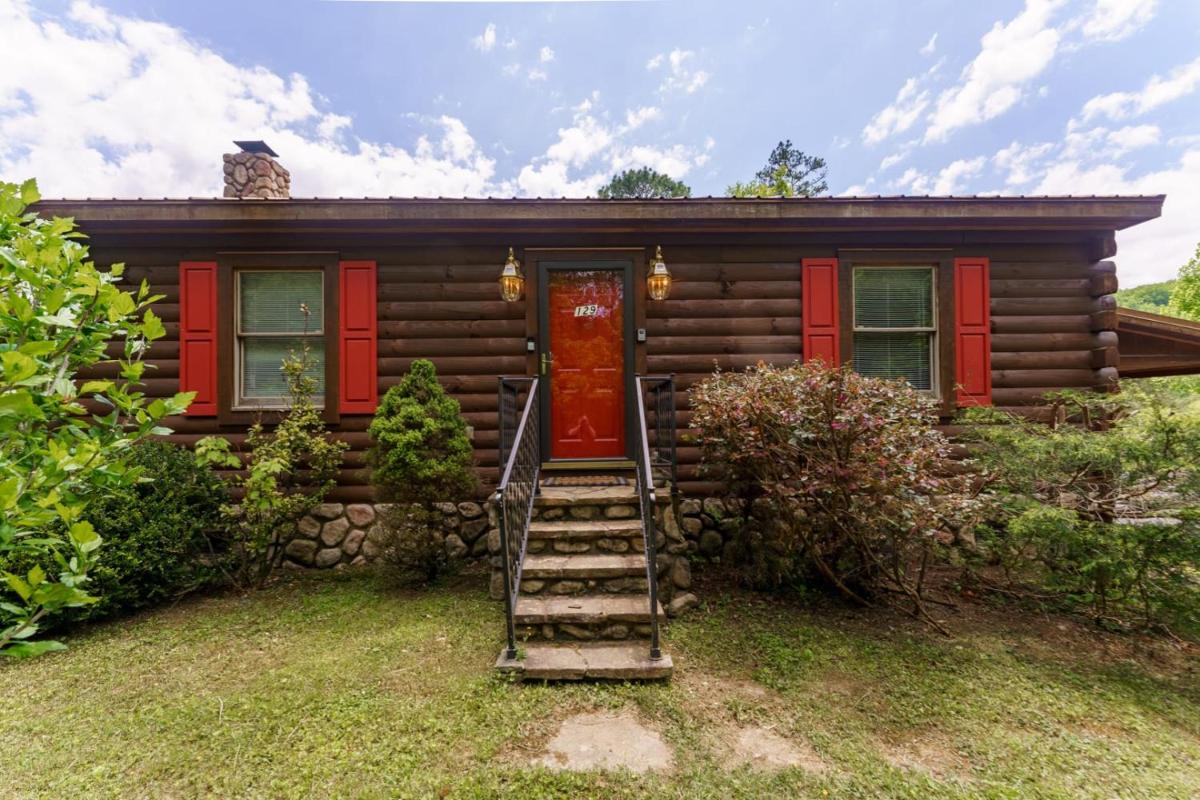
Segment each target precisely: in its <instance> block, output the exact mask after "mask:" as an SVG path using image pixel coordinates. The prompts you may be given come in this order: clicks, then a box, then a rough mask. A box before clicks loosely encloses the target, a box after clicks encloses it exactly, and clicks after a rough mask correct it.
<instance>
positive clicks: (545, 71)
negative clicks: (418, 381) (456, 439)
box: [0, 0, 1200, 285]
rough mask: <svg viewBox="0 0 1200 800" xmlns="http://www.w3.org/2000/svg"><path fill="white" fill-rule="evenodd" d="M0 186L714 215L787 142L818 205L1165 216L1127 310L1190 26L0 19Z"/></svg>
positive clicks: (139, 12)
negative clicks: (588, 198)
mask: <svg viewBox="0 0 1200 800" xmlns="http://www.w3.org/2000/svg"><path fill="white" fill-rule="evenodd" d="M0 52H5V53H7V54H12V55H15V66H11V64H12V63H13V60H12V59H10V58H8V57H6V61H9V62H10V65H9V66H6V69H5V70H4V71H3V72H2V73H0V176H2V177H4V178H6V179H17V178H23V177H26V176H28V175H35V176H37V177H38V178H39V180H40V182H41V184H42V188H43V193H44V194H46V195H49V196H81V195H90V196H114V195H115V196H164V195H169V196H187V195H199V196H208V195H215V194H217V193H218V192H219V190H220V169H219V163H220V162H219V155H220V153H221V152H223V151H225V150H228V149H229V144H228V143H229V141H230V140H231V139H234V138H265V139H266V140H267V141H268V142H270V143H271V144H272V145H273V146H274V147H275V149H276V150H278V151H279V152H280V154H281V160H282V162H283V163H284V164H285V166H287V167H288V168H289V169H290V170H291V171H292V173H293V182H292V187H293V193H294V194H295V195H297V196H313V195H320V196H342V195H344V196H363V195H372V196H376V195H396V196H412V195H422V196H428V195H446V196H462V195H472V196H479V195H485V196H486V195H495V196H510V195H519V196H557V195H567V196H583V195H588V194H593V193H594V192H595V190H596V188H597V187H598V186H599V185H601V184H602V183H603V182H604V181H605V180H606V179H607V178H608V177H609V176H610V175H611V174H612V173H613V172H614V171H617V170H619V169H623V168H626V167H637V166H642V165H649V166H653V167H655V168H658V169H660V170H662V171H665V172H668V173H670V174H672V175H674V176H676V177H679V178H681V179H683V180H684V181H685V182H687V183H688V184H690V185H691V186H692V187H693V189H694V191H695V193H696V194H699V195H707V194H717V195H719V194H722V193H723V192H724V189H725V187H726V186H727V185H728V184H730V183H732V182H734V181H737V180H745V179H747V178H749V177H750V176H751V175H752V174H753V173H754V171H755V170H757V169H758V168H759V167H760V166H761V164H762V162H763V161H764V160H765V157H766V155H767V153H768V152H769V151H770V149H771V147H772V146H773V145H774V144H775V142H777V141H779V140H780V139H784V138H790V139H792V140H793V141H794V142H795V143H796V144H797V145H798V146H799V147H801V148H803V149H804V150H806V151H808V152H811V153H817V154H820V155H822V156H824V157H825V158H826V159H828V161H829V163H830V169H829V183H830V189H831V192H832V193H834V194H969V193H983V194H990V193H1005V194H1043V193H1049V194H1094V193H1095V194H1101V193H1146V194H1149V193H1159V192H1165V193H1168V195H1169V200H1168V208H1167V213H1166V214H1165V215H1164V219H1163V220H1160V221H1157V222H1155V223H1151V224H1149V225H1146V226H1143V227H1142V228H1140V229H1136V230H1134V231H1131V232H1129V233H1128V234H1124V235H1122V236H1121V238H1120V239H1119V243H1120V245H1121V254H1120V255H1119V257H1118V261H1119V264H1120V267H1121V275H1122V278H1123V280H1124V282H1125V284H1126V285H1132V284H1134V283H1139V282H1144V281H1147V280H1155V279H1162V278H1165V277H1170V276H1171V275H1173V274H1174V272H1175V270H1176V269H1177V268H1178V267H1179V265H1180V264H1182V263H1183V262H1184V261H1186V260H1187V258H1188V257H1189V256H1190V255H1191V253H1192V251H1193V250H1194V248H1195V246H1196V243H1197V242H1198V241H1200V3H1195V2H1182V1H1181V0H1174V1H1172V2H1151V1H1147V0H1011V1H1006V2H983V3H963V2H961V0H960V1H959V2H945V1H943V0H907V1H906V2H882V1H881V0H880V1H877V2H867V1H865V0H864V1H863V2H848V1H843V2H830V3H816V2H812V3H807V2H756V1H755V0H741V1H740V2H695V1H692V2H685V1H682V0H681V1H680V2H671V1H670V0H663V1H662V2H558V3H555V2H523V3H519V2H506V3H492V2H470V3H439V2H424V3H418V2H353V1H352V0H351V1H347V2H306V1H305V0H293V1H292V2H283V1H282V0H241V2H227V1H226V0H206V2H182V0H175V1H172V2H165V1H164V0H108V1H107V2H100V1H99V0H97V1H96V2H69V1H68V0H45V2H25V0H0Z"/></svg>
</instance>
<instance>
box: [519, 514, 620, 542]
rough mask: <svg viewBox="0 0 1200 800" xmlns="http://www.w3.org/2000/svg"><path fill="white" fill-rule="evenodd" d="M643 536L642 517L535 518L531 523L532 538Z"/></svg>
mask: <svg viewBox="0 0 1200 800" xmlns="http://www.w3.org/2000/svg"><path fill="white" fill-rule="evenodd" d="M617 536H631V537H638V538H641V536H642V521H641V519H638V518H634V519H556V520H540V519H535V520H534V521H533V522H530V523H529V538H530V539H609V538H613V537H617Z"/></svg>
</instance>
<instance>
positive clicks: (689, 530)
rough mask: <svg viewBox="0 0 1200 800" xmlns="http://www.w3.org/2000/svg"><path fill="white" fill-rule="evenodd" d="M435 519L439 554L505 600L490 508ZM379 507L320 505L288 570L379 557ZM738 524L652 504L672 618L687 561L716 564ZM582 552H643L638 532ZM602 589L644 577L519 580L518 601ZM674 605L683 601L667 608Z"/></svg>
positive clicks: (699, 504)
mask: <svg viewBox="0 0 1200 800" xmlns="http://www.w3.org/2000/svg"><path fill="white" fill-rule="evenodd" d="M434 507H435V508H436V509H437V510H438V511H439V512H441V514H442V525H441V533H440V537H441V540H442V544H443V546H444V547H445V548H446V554H447V555H448V556H449V557H450V558H451V559H454V560H458V561H466V560H471V559H477V558H483V557H487V558H488V561H489V564H490V566H491V581H490V592H491V595H492V597H493V599H496V600H502V599H504V594H503V592H504V589H503V587H504V578H503V572H502V569H503V566H502V562H501V561H500V531H499V529H498V528H497V527H496V515H495V511H494V510H493V508H492V504H491V502H490V501H489V502H486V503H478V502H461V503H449V502H446V503H437V504H435V506H434ZM385 510H386V505H385V504H379V505H375V504H371V503H348V504H343V503H321V504H320V505H319V506H317V507H316V508H314V509H313V510H312V511H311V512H310V513H309V514H306V515H305V516H304V517H302V518H301V519H300V521H299V523H298V524H297V525H296V536H295V538H294V539H293V540H292V542H291V544H289V545H288V547H287V550H286V554H287V558H286V563H287V566H289V567H291V568H309V569H333V568H344V567H345V566H361V565H364V564H367V563H369V562H371V561H372V560H374V559H375V558H376V557H378V555H379V552H380V547H381V545H382V544H383V541H384V539H385V535H384V530H383V527H382V525H381V523H380V516H381V514H382V512H383V511H385ZM631 512H632V516H633V518H635V519H636V517H637V510H636V508H634V507H633V506H630V505H628V503H617V504H613V505H611V506H595V507H589V506H582V507H577V508H570V509H564V508H554V507H551V508H535V509H534V518H535V519H547V520H552V519H561V518H563V517H564V516H567V515H569V516H570V518H572V519H597V520H611V521H612V522H613V523H615V525H614V528H616V527H617V526H618V525H619V523H621V522H622V521H624V520H627V519H629V517H630V515H631ZM740 520H741V517H740V514H739V513H736V511H730V510H729V509H728V507H727V503H726V502H723V501H721V500H717V499H715V498H706V499H704V500H703V501H701V500H699V499H696V498H684V499H680V500H676V501H675V502H673V503H671V502H663V503H660V504H659V507H658V509H657V513H656V515H655V523H656V524H655V527H656V530H657V537H656V539H657V541H656V546H657V550H658V595H659V599H660V601H661V602H662V604H663V606H664V607H666V608H668V609H669V610H670V611H671V613H672V615H674V614H675V613H678V612H680V611H683V610H685V609H686V608H688V607H690V606H692V605H694V603H695V602H696V598H695V595H694V594H691V592H690V591H689V590H691V588H692V564H691V562H692V560H693V559H696V558H698V559H700V560H701V561H710V562H720V561H723V560H726V561H727V560H728V559H729V557H730V555H731V553H730V548H732V547H733V544H732V534H733V531H734V529H735V527H736V525H737V524H738V523H739V522H740ZM572 546H578V545H577V544H575V543H568V542H555V543H550V542H546V541H530V542H529V544H528V550H529V552H531V553H536V552H541V550H542V549H544V548H547V547H553V548H554V551H555V552H560V553H564V554H566V553H567V552H575V551H573V550H568V549H567V548H570V547H572ZM583 546H584V547H585V548H586V551H587V552H593V551H594V552H596V553H613V554H622V553H636V552H642V551H643V550H644V549H645V543H644V542H643V540H642V534H641V531H640V529H639V530H638V531H637V532H636V534H634V533H630V532H628V531H624V532H614V534H613V535H611V536H607V537H600V538H596V539H594V540H592V541H591V542H590V543H588V544H584V545H583ZM597 589H601V590H603V591H607V592H616V593H624V592H644V591H645V589H646V579H645V577H644V576H641V575H638V576H621V577H613V578H609V579H606V580H605V581H604V585H603V586H602V587H601V586H588V585H586V584H584V583H578V585H575V582H572V581H568V580H532V579H528V580H524V581H522V582H521V591H522V592H523V593H525V594H543V593H545V594H578V593H582V592H585V591H595V590H597ZM676 598H680V599H681V600H682V602H680V603H672V601H673V600H675V599H676Z"/></svg>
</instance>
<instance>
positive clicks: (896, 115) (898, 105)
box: [862, 78, 929, 144]
mask: <svg viewBox="0 0 1200 800" xmlns="http://www.w3.org/2000/svg"><path fill="white" fill-rule="evenodd" d="M919 86H920V84H919V79H918V78H909V79H908V80H907V81H905V82H904V85H903V86H901V87H900V91H899V92H897V93H896V99H895V100H893V101H892V103H891V105H889V106H887V107H886V108H884V109H882V110H881V111H880V112H879V113H877V114H876V115H875V116H874V117H872V118H871V121H870V122H868V123H867V125H866V127H865V128H863V132H862V138H863V141H864V142H866V143H867V144H878V143H879V142H882V141H883V140H884V139H886V138H887V137H889V136H891V135H892V134H895V133H903V132H904V131H906V130H908V129H909V128H911V127H912V126H913V124H914V123H915V122H916V121H917V120H918V119H919V118H920V116H921V112H923V111H924V110H925V109H926V107H928V105H929V92H927V91H923V90H921V89H920V88H919Z"/></svg>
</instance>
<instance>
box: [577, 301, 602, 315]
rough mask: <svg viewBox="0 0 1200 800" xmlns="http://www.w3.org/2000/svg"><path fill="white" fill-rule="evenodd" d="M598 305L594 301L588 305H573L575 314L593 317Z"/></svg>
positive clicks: (598, 308)
mask: <svg viewBox="0 0 1200 800" xmlns="http://www.w3.org/2000/svg"><path fill="white" fill-rule="evenodd" d="M599 310H600V307H599V306H597V305H595V304H594V303H593V304H592V305H590V306H575V316H577V317H594V316H596V312H597V311H599Z"/></svg>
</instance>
